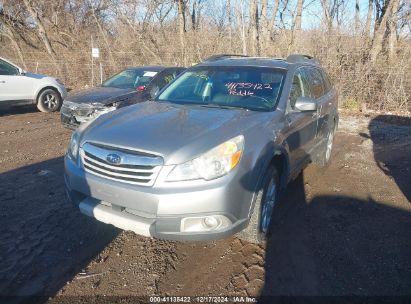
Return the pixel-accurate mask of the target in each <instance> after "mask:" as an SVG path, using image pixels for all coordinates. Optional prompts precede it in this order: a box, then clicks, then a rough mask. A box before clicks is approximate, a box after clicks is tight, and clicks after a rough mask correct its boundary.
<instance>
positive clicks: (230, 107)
mask: <svg viewBox="0 0 411 304" xmlns="http://www.w3.org/2000/svg"><path fill="white" fill-rule="evenodd" d="M198 106H200V107H203V108H215V109H228V110H233V109H234V110H236V109H237V110H239V109H243V110H246V111H249V110H250V109H248V108H245V107H234V106H227V105H219V104H211V103H207V104H199V105H198Z"/></svg>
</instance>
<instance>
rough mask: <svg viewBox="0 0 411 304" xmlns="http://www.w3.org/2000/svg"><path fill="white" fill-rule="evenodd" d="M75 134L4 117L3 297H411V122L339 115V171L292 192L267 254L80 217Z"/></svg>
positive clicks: (0, 129) (303, 181) (0, 179)
mask: <svg viewBox="0 0 411 304" xmlns="http://www.w3.org/2000/svg"><path fill="white" fill-rule="evenodd" d="M69 137H70V131H68V130H65V129H63V128H62V127H61V126H60V122H59V115H58V114H43V113H38V112H36V111H35V110H34V109H31V108H23V109H19V110H14V111H9V112H6V113H3V114H0V173H1V174H0V296H13V295H37V296H41V297H39V298H30V299H29V298H13V300H15V301H17V302H19V301H20V302H24V301H30V302H38V303H46V302H49V303H60V302H64V301H65V300H67V299H68V297H65V296H81V295H100V296H130V295H134V296H152V295H170V296H178V295H181V296H195V295H197V296H198V295H203V296H206V295H207V296H218V295H225V296H228V295H249V296H260V295H264V296H265V295H285V296H287V295H294V296H299V295H388V296H389V295H409V296H410V295H411V258H410V257H411V242H410V239H411V213H410V212H411V203H410V200H411V118H409V117H402V118H401V117H397V116H394V115H380V116H374V117H368V118H367V117H364V116H349V115H342V117H341V122H340V128H339V131H338V133H337V136H336V141H335V146H334V151H333V160H332V163H331V164H330V166H329V167H328V168H324V169H320V168H317V167H314V166H309V167H307V168H306V169H305V170H304V172H303V174H301V175H300V176H299V177H298V178H297V179H296V180H295V181H294V182H292V183H291V184H290V185H289V186H288V188H287V190H286V191H285V193H283V195H282V198H281V202H280V205H279V209H278V210H277V213H276V214H275V218H274V221H273V223H272V235H271V237H270V239H269V241H268V243H267V244H266V245H265V246H256V245H252V244H247V243H244V242H241V241H240V240H238V239H237V238H235V237H232V238H230V239H226V240H221V241H215V242H170V241H160V240H153V239H147V238H144V237H140V236H137V235H135V234H134V233H131V232H123V231H120V230H118V229H116V228H114V227H112V226H109V225H105V224H101V223H98V222H96V221H95V220H93V219H91V218H88V217H86V216H83V215H81V214H80V212H79V211H78V210H76V208H74V207H73V206H71V205H70V204H69V203H66V201H65V195H64V188H63V158H62V157H63V154H64V150H65V148H66V145H67V143H68V140H69ZM10 299H11V298H10ZM70 299H71V300H70V302H73V300H72V299H73V298H70ZM6 302H7V301H6Z"/></svg>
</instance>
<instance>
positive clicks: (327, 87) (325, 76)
mask: <svg viewBox="0 0 411 304" xmlns="http://www.w3.org/2000/svg"><path fill="white" fill-rule="evenodd" d="M321 75H322V77H323V80H324V84H325V91H326V93H327V92H329V91H330V90H331V89H332V87H333V86H332V83H331V80H330V77H329V76H328V74H327V73H326V72H325V71H324V70H321Z"/></svg>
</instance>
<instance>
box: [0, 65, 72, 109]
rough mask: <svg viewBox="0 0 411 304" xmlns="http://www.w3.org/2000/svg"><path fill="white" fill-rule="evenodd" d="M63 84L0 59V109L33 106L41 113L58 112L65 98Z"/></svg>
mask: <svg viewBox="0 0 411 304" xmlns="http://www.w3.org/2000/svg"><path fill="white" fill-rule="evenodd" d="M66 95H67V91H66V88H65V87H64V84H63V83H62V82H61V81H60V80H58V79H56V78H53V77H49V76H45V75H40V74H33V73H29V72H26V71H24V70H23V69H21V68H20V67H18V66H17V65H15V64H14V63H12V62H10V61H8V60H6V59H4V58H1V57H0V107H1V108H2V107H3V106H16V105H21V104H35V105H36V106H37V108H38V109H39V110H40V111H41V112H55V111H58V110H59V109H60V107H61V105H62V103H63V99H64V98H65V97H66Z"/></svg>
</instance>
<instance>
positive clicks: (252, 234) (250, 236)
mask: <svg viewBox="0 0 411 304" xmlns="http://www.w3.org/2000/svg"><path fill="white" fill-rule="evenodd" d="M279 180H280V179H279V174H278V171H277V169H276V168H275V167H274V166H270V167H269V168H268V169H267V171H266V173H265V174H264V177H263V182H262V187H261V189H260V190H259V191H258V193H257V196H256V199H255V205H254V210H253V213H252V214H251V217H250V222H249V224H248V227H247V228H245V229H244V230H243V231H241V232H239V233H238V235H237V236H238V237H239V238H240V239H242V240H244V241H247V242H250V243H255V244H258V243H264V242H265V241H266V240H267V238H268V236H269V232H270V231H269V228H270V223H271V221H272V218H273V216H272V215H273V213H274V211H275V210H276V209H277V208H276V207H277V205H278V201H279V192H280V184H279ZM272 186H274V193H271V191H272ZM269 191H270V193H269ZM267 195H271V196H272V197H271V198H272V199H271V200H270V199H269V197H267ZM270 201H272V203H271V204H270V205H272V206H270V205H268V204H269V203H270ZM263 213H265V214H266V216H263ZM267 215H268V216H269V218H267ZM267 220H268V223H267Z"/></svg>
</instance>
